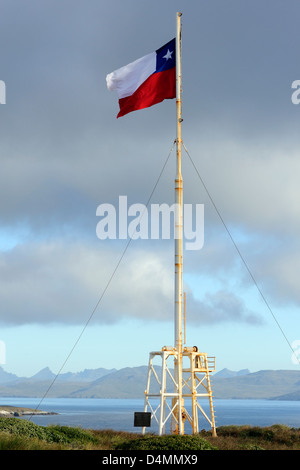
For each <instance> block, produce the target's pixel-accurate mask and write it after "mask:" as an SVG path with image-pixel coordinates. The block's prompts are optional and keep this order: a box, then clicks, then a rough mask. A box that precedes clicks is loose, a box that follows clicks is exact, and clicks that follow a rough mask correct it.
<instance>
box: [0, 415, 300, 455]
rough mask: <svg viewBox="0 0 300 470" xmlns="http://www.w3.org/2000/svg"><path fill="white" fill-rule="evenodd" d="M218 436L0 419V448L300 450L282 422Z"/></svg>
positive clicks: (294, 432) (299, 436)
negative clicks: (91, 427)
mask: <svg viewBox="0 0 300 470" xmlns="http://www.w3.org/2000/svg"><path fill="white" fill-rule="evenodd" d="M217 435H218V436H217V437H213V436H212V434H211V432H210V431H204V430H203V431H201V432H200V433H199V435H194V436H192V435H185V436H173V435H172V436H171V435H167V436H155V435H151V434H147V435H145V436H141V434H137V433H126V432H118V431H112V430H101V431H98V430H84V429H81V428H76V427H69V426H47V427H43V426H38V425H37V424H34V423H32V422H31V421H28V420H26V419H20V418H6V417H4V418H0V450H300V429H294V428H289V427H288V426H283V425H273V426H269V427H264V428H260V427H257V426H254V427H253V426H222V427H219V428H218V429H217Z"/></svg>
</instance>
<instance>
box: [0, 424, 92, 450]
mask: <svg viewBox="0 0 300 470" xmlns="http://www.w3.org/2000/svg"><path fill="white" fill-rule="evenodd" d="M0 431H5V432H6V433H10V434H13V435H14V436H23V437H26V438H37V439H41V440H43V441H46V442H51V443H60V444H73V443H75V444H85V443H87V442H90V443H96V442H97V439H96V438H95V437H94V436H93V435H92V433H91V432H89V431H86V430H82V429H80V428H73V427H69V426H49V427H42V426H38V425H37V424H35V423H32V422H31V421H27V420H25V419H18V418H0Z"/></svg>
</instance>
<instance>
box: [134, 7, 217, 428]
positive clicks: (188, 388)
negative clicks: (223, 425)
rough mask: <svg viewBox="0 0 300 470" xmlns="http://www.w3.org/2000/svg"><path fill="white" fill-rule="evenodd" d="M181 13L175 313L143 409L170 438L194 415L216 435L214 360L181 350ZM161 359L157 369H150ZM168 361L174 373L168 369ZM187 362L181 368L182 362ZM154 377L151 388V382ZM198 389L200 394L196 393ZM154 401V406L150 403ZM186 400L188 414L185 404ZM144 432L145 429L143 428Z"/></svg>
mask: <svg viewBox="0 0 300 470" xmlns="http://www.w3.org/2000/svg"><path fill="white" fill-rule="evenodd" d="M181 15H182V14H181V13H177V24H176V124H177V137H176V157H177V158H176V162H177V164H176V179H175V202H176V204H175V233H174V235H175V312H174V326H175V328H174V347H170V346H169V347H166V346H164V347H163V348H162V349H161V351H157V352H151V353H150V358H149V368H148V380H147V388H146V391H145V407H144V411H145V412H147V410H148V408H149V409H150V410H151V413H152V418H154V419H155V420H156V422H157V424H158V426H159V434H164V433H165V431H166V422H167V421H168V420H169V419H170V421H171V432H172V433H173V434H184V425H185V421H186V420H188V422H189V423H190V425H191V428H192V432H193V433H197V432H198V411H201V413H202V414H203V416H204V417H205V418H206V419H207V420H208V422H209V423H210V425H211V428H212V430H213V435H216V427H215V418H214V410H213V402H212V391H211V385H210V377H209V374H210V372H212V371H213V370H215V359H214V358H208V357H207V354H206V353H200V352H199V351H198V348H197V347H195V346H193V347H191V348H189V347H183V328H182V324H183V303H184V302H183V300H184V297H183V180H182V174H181V144H182V139H181V123H182V101H181V92H182V89H181V88H182V87H181ZM157 357H158V358H161V364H160V365H159V369H157V367H156V366H155V365H154V360H155V359H156V358H157ZM168 360H172V365H173V367H174V369H173V370H172V369H171V368H170V367H169V365H168ZM186 360H187V361H188V364H187V366H186V367H184V368H183V363H184V361H186ZM153 376H154V384H153V382H151V378H152V377H153ZM200 389H201V392H202V393H201V392H200V391H199V390H200ZM200 397H201V398H202V397H208V399H209V408H210V411H209V413H208V414H210V416H211V417H210V418H209V417H208V414H207V413H205V411H204V409H203V408H202V407H201V406H200V404H199V403H198V399H199V398H200ZM153 400H154V401H155V400H156V402H155V404H153V403H152V401H153ZM157 400H158V402H157ZM187 400H189V401H190V402H191V403H190V407H191V410H189V409H188V407H187V406H186V404H185V401H187ZM143 432H145V428H143Z"/></svg>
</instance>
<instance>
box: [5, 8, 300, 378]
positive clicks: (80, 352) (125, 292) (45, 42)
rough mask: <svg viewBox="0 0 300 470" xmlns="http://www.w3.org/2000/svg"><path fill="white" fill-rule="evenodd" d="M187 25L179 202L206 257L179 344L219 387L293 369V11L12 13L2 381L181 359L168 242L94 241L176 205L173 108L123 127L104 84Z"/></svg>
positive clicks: (299, 230) (297, 291)
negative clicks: (143, 214) (174, 354)
mask: <svg viewBox="0 0 300 470" xmlns="http://www.w3.org/2000/svg"><path fill="white" fill-rule="evenodd" d="M177 11H180V12H182V91H183V92H182V102H183V116H182V117H183V122H182V138H183V142H184V145H185V148H186V149H187V151H188V153H187V152H186V151H185V149H183V154H182V174H183V187H184V202H185V203H187V204H191V205H193V207H195V205H196V204H202V205H204V244H203V247H202V248H201V249H199V250H185V251H184V255H183V265H184V276H183V277H184V290H185V292H186V293H187V327H186V345H187V346H194V345H197V346H198V348H199V350H201V351H203V352H206V353H207V354H208V355H209V356H215V357H216V369H217V371H219V370H221V369H223V368H225V367H226V368H229V369H231V370H240V369H249V370H250V371H251V372H255V371H258V370H263V369H289V370H299V362H297V358H300V351H299V349H300V348H299V346H300V316H299V307H300V280H299V270H300V242H299V235H300V210H299V206H300V186H299V174H300V150H299V149H300V145H299V144H300V132H299V123H300V104H297V100H296V101H295V100H292V95H293V93H294V92H295V89H293V88H292V83H293V82H294V81H295V80H300V67H299V57H298V53H297V44H298V43H299V21H298V18H299V14H300V5H299V2H298V1H297V0H295V1H294V0H285V1H283V0H281V1H279V0H273V1H272V2H270V1H267V0H252V1H251V2H249V1H246V0H227V1H226V2H224V0H210V1H204V0H197V1H193V0H191V1H189V2H187V1H177V0H176V1H174V0H164V1H161V0H160V1H159V2H158V1H157V0H152V1H151V2H146V1H143V0H125V1H124V0H111V1H110V2H103V1H100V0H89V1H88V2H86V1H83V0H82V1H81V0H51V1H50V0H44V1H43V2H41V1H39V0H27V1H26V2H25V1H24V0H15V1H14V2H11V1H10V0H2V2H1V6H0V58H1V61H0V80H2V82H4V83H5V103H3V104H0V122H1V125H0V165H1V170H0V181H1V184H0V346H1V348H0V366H1V367H3V369H4V370H5V371H7V372H11V373H14V374H17V375H19V376H26V377H29V376H32V375H34V374H36V373H37V372H38V371H39V370H41V369H42V368H44V367H50V369H51V370H52V371H53V372H54V373H59V372H68V371H72V372H77V371H81V370H84V369H95V368H98V367H105V368H116V369H121V368H123V367H134V366H140V365H146V364H147V363H148V358H149V352H150V351H158V350H160V349H161V347H163V346H164V345H173V343H174V240H172V239H171V240H164V239H162V238H160V239H158V240H152V239H145V240H141V239H138V240H132V241H131V243H130V244H129V246H128V248H127V249H126V245H127V243H128V240H127V239H118V238H117V239H106V240H100V239H99V237H98V236H97V232H96V228H97V224H98V222H99V220H100V218H99V216H97V214H96V212H97V208H98V206H99V205H101V204H112V205H114V207H116V208H117V209H118V201H119V197H120V196H127V201H128V206H130V205H132V204H135V203H139V204H146V203H147V201H148V199H149V197H150V195H151V193H152V191H153V189H154V192H153V194H152V197H151V204H155V203H156V204H161V203H167V204H169V205H171V204H172V203H173V202H174V179H175V169H176V153H175V151H174V149H172V147H173V142H174V139H175V137H176V102H175V100H166V101H164V102H162V103H160V104H158V105H155V106H153V107H151V108H148V109H144V110H140V111H136V112H133V113H130V114H128V115H126V116H123V117H122V118H119V119H116V116H117V113H118V109H119V108H118V100H117V95H116V94H115V93H114V92H110V91H108V89H107V87H106V75H107V74H109V73H110V72H112V71H114V70H116V69H118V68H120V67H122V66H123V65H126V64H128V63H130V62H132V61H134V60H136V59H138V58H140V57H142V56H144V55H146V54H148V53H150V52H153V51H155V50H156V49H158V48H159V47H161V46H162V45H164V44H166V43H167V42H168V41H169V40H170V39H172V38H173V37H175V34H176V12H177ZM2 92H3V90H2ZM0 101H1V100H0ZM2 101H3V99H2ZM293 101H294V102H293ZM168 156H169V158H168ZM167 158H168V160H167ZM166 161H167V163H166V165H165V167H164V164H165V162H166ZM195 168H196V169H197V171H196V170H195ZM162 169H163V171H162ZM161 172H162V173H161ZM160 175H161V176H160ZM156 183H157V184H156ZM125 249H126V251H125V253H124V250H125ZM123 254H124V255H123ZM292 349H294V350H295V357H297V358H296V360H295V357H294V358H293V356H292ZM145 380H146V378H145Z"/></svg>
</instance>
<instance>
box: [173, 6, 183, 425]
mask: <svg viewBox="0 0 300 470" xmlns="http://www.w3.org/2000/svg"><path fill="white" fill-rule="evenodd" d="M181 122H182V105H181V13H179V12H178V13H177V24H176V124H177V136H176V156H177V159H176V160H177V162H176V165H177V166H176V179H175V207H176V210H175V322H174V323H175V341H174V343H175V344H174V347H175V349H176V351H177V357H176V358H175V361H174V368H175V380H176V382H177V384H178V404H177V413H176V415H177V420H178V423H177V425H178V429H177V431H178V432H179V434H182V432H183V430H182V419H181V416H182V409H181V408H182V406H183V403H182V310H183V308H182V307H183V258H182V253H183V247H182V245H183V240H182V238H183V203H182V196H183V186H182V174H181ZM173 431H175V429H173Z"/></svg>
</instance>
